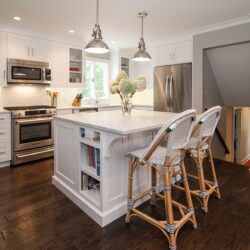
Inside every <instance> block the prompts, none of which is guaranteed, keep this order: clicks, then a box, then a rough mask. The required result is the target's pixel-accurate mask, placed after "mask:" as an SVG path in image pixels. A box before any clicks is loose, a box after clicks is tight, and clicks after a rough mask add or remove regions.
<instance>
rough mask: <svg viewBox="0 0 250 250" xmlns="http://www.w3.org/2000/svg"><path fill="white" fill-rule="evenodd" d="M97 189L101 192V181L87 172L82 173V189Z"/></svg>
mask: <svg viewBox="0 0 250 250" xmlns="http://www.w3.org/2000/svg"><path fill="white" fill-rule="evenodd" d="M92 189H94V190H96V191H99V192H100V182H99V181H97V180H95V179H94V178H92V177H91V176H88V175H86V174H83V175H82V190H92Z"/></svg>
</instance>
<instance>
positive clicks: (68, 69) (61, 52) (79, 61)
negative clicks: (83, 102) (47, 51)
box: [51, 42, 85, 87]
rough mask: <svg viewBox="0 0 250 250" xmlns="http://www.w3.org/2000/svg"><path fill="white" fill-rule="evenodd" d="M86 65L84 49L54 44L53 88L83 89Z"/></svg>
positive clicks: (52, 55)
mask: <svg viewBox="0 0 250 250" xmlns="http://www.w3.org/2000/svg"><path fill="white" fill-rule="evenodd" d="M84 65H85V56H84V52H83V48H80V47H75V46H70V45H67V44H63V43H57V42H52V44H51V73H52V81H51V82H52V83H51V86H52V87H82V85H83V81H84Z"/></svg>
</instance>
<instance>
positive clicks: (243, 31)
mask: <svg viewBox="0 0 250 250" xmlns="http://www.w3.org/2000/svg"><path fill="white" fill-rule="evenodd" d="M248 41H250V23H246V24H241V25H237V26H234V27H229V28H225V29H220V30H216V31H211V32H207V33H203V34H197V35H194V37H193V107H194V108H196V109H197V111H198V112H202V111H203V108H204V107H203V71H204V68H203V54H204V53H203V52H204V49H208V48H214V47H219V46H225V45H230V44H237V43H241V42H248Z"/></svg>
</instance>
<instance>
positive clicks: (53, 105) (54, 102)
mask: <svg viewBox="0 0 250 250" xmlns="http://www.w3.org/2000/svg"><path fill="white" fill-rule="evenodd" d="M51 106H52V107H57V96H52V97H51Z"/></svg>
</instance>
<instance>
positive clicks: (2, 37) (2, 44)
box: [0, 32, 7, 86]
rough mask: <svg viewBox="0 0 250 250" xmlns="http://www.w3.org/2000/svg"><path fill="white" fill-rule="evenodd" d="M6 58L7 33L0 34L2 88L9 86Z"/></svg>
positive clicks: (0, 81)
mask: <svg viewBox="0 0 250 250" xmlns="http://www.w3.org/2000/svg"><path fill="white" fill-rule="evenodd" d="M6 58H7V55H6V33H5V32H0V86H7V80H6V78H7V72H6V66H7V65H6Z"/></svg>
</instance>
